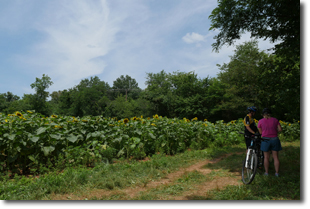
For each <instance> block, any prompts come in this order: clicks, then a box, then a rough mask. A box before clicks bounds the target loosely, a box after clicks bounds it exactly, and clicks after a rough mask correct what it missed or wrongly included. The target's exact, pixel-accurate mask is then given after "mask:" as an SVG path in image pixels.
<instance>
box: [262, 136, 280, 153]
mask: <svg viewBox="0 0 310 209" xmlns="http://www.w3.org/2000/svg"><path fill="white" fill-rule="evenodd" d="M262 138H263V139H269V140H264V141H263V140H262V142H261V146H260V149H261V150H262V151H264V152H269V151H270V150H272V151H280V150H282V146H281V142H280V140H279V137H272V138H267V137H262Z"/></svg>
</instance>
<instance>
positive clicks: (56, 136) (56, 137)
mask: <svg viewBox="0 0 310 209" xmlns="http://www.w3.org/2000/svg"><path fill="white" fill-rule="evenodd" d="M50 137H51V138H53V139H57V140H59V139H60V138H61V135H59V134H50Z"/></svg>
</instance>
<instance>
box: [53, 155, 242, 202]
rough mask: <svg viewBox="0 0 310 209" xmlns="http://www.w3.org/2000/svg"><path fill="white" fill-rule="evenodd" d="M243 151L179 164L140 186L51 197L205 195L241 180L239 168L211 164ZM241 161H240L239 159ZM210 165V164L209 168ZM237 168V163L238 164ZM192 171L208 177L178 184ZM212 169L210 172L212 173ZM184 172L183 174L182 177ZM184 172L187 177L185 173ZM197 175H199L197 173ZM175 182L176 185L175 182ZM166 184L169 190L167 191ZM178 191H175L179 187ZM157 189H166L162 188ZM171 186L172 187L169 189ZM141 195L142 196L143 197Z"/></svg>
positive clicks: (173, 197) (181, 197)
mask: <svg viewBox="0 0 310 209" xmlns="http://www.w3.org/2000/svg"><path fill="white" fill-rule="evenodd" d="M243 154H244V153H231V154H226V155H223V156H221V157H220V158H216V159H213V160H204V161H200V162H198V163H196V164H193V165H191V166H189V167H186V168H180V170H178V171H176V172H172V173H169V174H167V176H166V177H164V178H162V179H160V180H158V181H149V182H147V183H145V184H144V185H142V186H136V187H134V188H133V187H130V188H125V189H115V190H103V189H94V190H88V191H85V192H83V194H65V195H60V194H57V195H52V196H51V199H53V200H103V199H106V200H141V199H144V200H146V199H148V198H147V196H145V195H147V194H148V193H152V194H153V197H154V194H155V196H156V197H158V199H157V200H191V199H197V198H199V197H201V198H207V196H208V191H210V190H214V189H216V190H221V189H223V188H224V187H226V186H228V185H240V184H242V182H241V173H240V171H230V172H229V174H228V175H227V172H226V173H225V171H222V170H223V169H221V168H218V169H217V168H216V167H214V166H212V165H214V164H217V163H219V162H220V161H222V160H223V159H225V158H227V157H229V156H231V155H238V156H239V158H240V155H243ZM240 165H241V162H240ZM210 167H211V168H210ZM240 169H241V166H240ZM191 173H195V174H196V175H198V176H199V175H200V177H202V176H204V177H206V176H207V178H208V180H207V181H205V180H203V181H201V182H193V183H192V184H191V185H190V186H184V185H182V186H180V184H179V182H182V178H183V179H185V181H186V180H187V181H190V179H188V178H190V174H191ZM212 173H213V175H212ZM184 176H185V177H184ZM186 176H187V177H186ZM198 178H199V177H198ZM178 185H179V186H178ZM169 187H170V189H171V190H172V191H170V192H169V191H168V192H167V190H169ZM180 188H181V192H177V191H178V190H180ZM161 190H166V192H162V194H161V195H156V194H160V193H161V192H160V191H161ZM173 190H174V191H173ZM143 195H144V196H145V197H143Z"/></svg>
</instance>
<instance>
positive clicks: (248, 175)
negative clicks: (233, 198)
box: [242, 151, 257, 184]
mask: <svg viewBox="0 0 310 209" xmlns="http://www.w3.org/2000/svg"><path fill="white" fill-rule="evenodd" d="M245 162H246V158H245V160H244V161H243V166H242V181H243V183H244V184H250V183H251V182H252V181H253V179H254V177H255V174H256V170H257V156H256V154H255V152H254V151H252V152H251V153H250V156H249V161H248V166H247V167H246V165H245V164H246V163H245Z"/></svg>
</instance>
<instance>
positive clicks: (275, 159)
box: [272, 151, 280, 173]
mask: <svg viewBox="0 0 310 209" xmlns="http://www.w3.org/2000/svg"><path fill="white" fill-rule="evenodd" d="M272 157H273V162H274V169H275V170H276V173H279V167H280V161H279V152H278V151H272Z"/></svg>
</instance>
